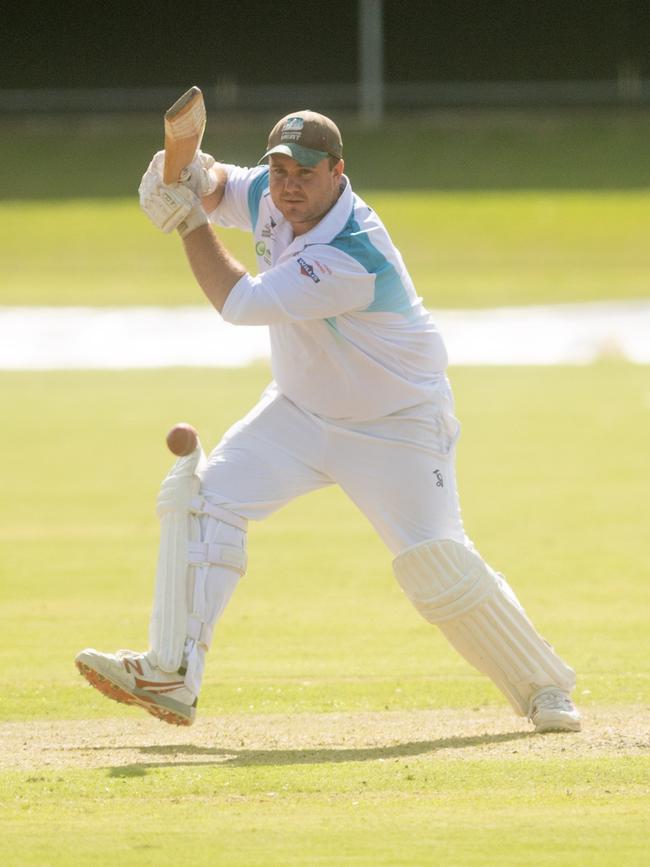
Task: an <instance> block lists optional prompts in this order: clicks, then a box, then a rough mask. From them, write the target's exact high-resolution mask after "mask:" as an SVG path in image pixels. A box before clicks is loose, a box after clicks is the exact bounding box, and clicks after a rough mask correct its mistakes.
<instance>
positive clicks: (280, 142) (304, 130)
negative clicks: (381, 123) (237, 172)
mask: <svg viewBox="0 0 650 867" xmlns="http://www.w3.org/2000/svg"><path fill="white" fill-rule="evenodd" d="M271 154H284V155H285V156H288V157H292V158H293V159H294V160H296V161H297V162H299V163H300V165H301V166H309V167H311V166H315V165H316V163H319V162H320V161H321V160H322V159H325V157H327V156H331V157H335V158H336V159H341V157H342V156H343V142H342V140H341V133H340V132H339V128H338V127H337V125H336V124H335V123H334V121H333V120H330V119H329V117H325V115H324V114H318V112H315V111H309V110H308V109H306V110H305V111H294V112H293V113H292V114H288V115H286V117H283V118H282V119H281V120H279V121H278V122H277V123H276V125H275V126H274V127H273V129H272V130H271V132H270V135H269V140H268V143H267V145H266V153H265V154H264V156H263V157H262V158H261V159H260V160H259V163H261V162H263V161H264V160H266V159H268V157H269V156H270V155H271Z"/></svg>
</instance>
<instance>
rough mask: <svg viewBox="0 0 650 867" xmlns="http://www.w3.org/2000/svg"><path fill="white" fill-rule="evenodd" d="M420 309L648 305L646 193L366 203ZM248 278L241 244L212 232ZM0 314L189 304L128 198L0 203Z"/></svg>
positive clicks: (196, 299)
mask: <svg viewBox="0 0 650 867" xmlns="http://www.w3.org/2000/svg"><path fill="white" fill-rule="evenodd" d="M368 201H369V202H370V204H372V205H373V207H375V208H376V209H377V211H378V213H379V214H381V216H382V218H383V220H384V222H385V223H386V225H387V226H388V228H389V230H390V231H391V233H392V235H393V239H394V241H395V243H396V244H397V246H398V247H399V249H400V251H401V252H402V255H403V256H404V259H405V261H406V262H407V263H408V266H409V271H410V273H411V276H412V278H413V280H414V281H415V284H416V286H417V287H418V291H419V292H420V294H421V295H422V296H423V298H424V300H425V302H426V303H427V305H429V306H430V307H432V308H436V307H489V306H493V305H510V304H531V303H561V302H569V301H571V302H575V301H591V300H597V299H603V298H607V299H612V298H614V299H632V298H642V297H647V296H648V294H649V287H648V275H649V274H650V247H649V246H648V244H647V243H646V235H647V227H648V225H650V193H647V192H646V193H644V192H635V191H625V192H566V191H561V192H558V191H544V190H542V191H529V192H523V191H517V192H508V193H506V192H501V193H498V192H488V193H483V192H481V193H477V192H474V193H471V192H462V193H456V194H452V193H440V192H434V191H429V192H419V193H409V192H382V191H375V192H370V193H369V194H368ZM221 235H222V238H223V239H224V240H225V242H226V244H227V245H228V247H229V248H230V249H231V250H232V252H233V253H234V254H235V255H236V256H237V257H238V258H239V259H240V260H241V261H243V262H244V263H245V264H246V265H247V267H249V268H254V259H253V255H252V243H251V240H250V236H249V235H247V234H244V233H243V232H238V231H236V230H230V231H224V232H222V233H221ZM0 247H1V249H2V250H3V258H2V261H1V262H0V278H1V279H0V304H12V305H21V304H43V305H50V304H53V305H55V306H59V305H66V304H70V305H87V304H89V305H143V304H163V305H166V304H194V303H200V301H201V299H202V295H201V293H200V290H199V289H198V288H197V287H196V285H195V284H194V282H193V278H192V275H191V273H190V270H189V267H188V265H187V263H186V261H185V257H184V255H183V251H182V248H181V245H180V243H179V242H178V240H177V239H176V238H173V237H172V238H170V237H167V236H163V235H161V234H160V233H158V232H157V231H156V230H155V229H154V227H153V226H151V225H150V224H149V222H148V220H146V219H145V218H144V217H143V215H142V213H141V212H140V210H139V208H138V205H137V201H136V200H134V199H130V200H127V199H106V200H97V201H92V200H85V199H84V200H72V201H66V200H56V201H46V202H12V203H7V204H0Z"/></svg>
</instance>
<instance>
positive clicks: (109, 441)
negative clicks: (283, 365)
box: [0, 363, 650, 867]
mask: <svg viewBox="0 0 650 867" xmlns="http://www.w3.org/2000/svg"><path fill="white" fill-rule="evenodd" d="M266 379H267V373H266V371H265V369H264V368H262V367H259V368H250V369H246V370H232V371H216V370H209V371H206V370H197V371H174V370H172V371H148V372H125V373H60V372H57V373H45V374H32V373H12V374H6V373H5V374H1V375H0V396H1V399H2V404H3V405H4V406H7V407H11V408H12V411H11V413H9V414H7V415H5V417H4V421H3V426H2V443H1V447H2V451H3V454H4V455H5V456H6V459H5V466H4V469H3V484H2V487H1V488H0V516H1V522H0V563H1V564H2V582H0V600H1V604H2V609H3V612H4V623H3V637H2V645H1V648H0V664H1V666H2V671H3V679H4V688H3V693H2V700H1V704H0V709H1V710H0V713H1V716H2V718H3V719H4V720H13V721H14V724H16V725H20V724H21V723H22V722H23V721H38V720H41V721H47V720H49V721H53V722H54V721H60V720H66V719H67V720H73V719H76V720H90V719H93V718H95V719H99V718H108V717H110V718H112V719H115V720H121V719H123V720H125V721H127V720H132V719H134V718H137V717H138V714H137V712H136V711H134V710H132V709H128V708H123V707H121V706H119V705H115V704H112V703H109V702H107V701H106V700H105V699H104V698H102V697H101V696H100V695H99V694H97V693H95V692H93V691H92V690H90V689H89V688H87V687H85V686H84V685H83V684H82V682H81V680H80V678H79V677H78V675H77V674H76V672H75V670H74V667H73V665H72V658H73V656H74V654H75V652H76V651H77V650H79V649H80V648H81V647H83V646H84V645H89V644H90V645H94V646H97V647H100V648H107V649H109V648H110V649H113V648H117V647H122V646H134V647H142V646H143V643H144V640H145V636H146V628H147V621H148V614H149V607H150V602H151V587H152V581H153V567H154V561H155V552H156V545H157V536H158V528H157V523H156V519H155V517H154V499H155V496H156V493H157V488H158V485H159V482H160V479H161V478H162V476H163V475H164V473H165V472H166V470H167V468H168V466H169V463H170V461H169V456H168V455H167V454H166V453H165V450H164V447H163V437H164V433H165V431H166V430H167V428H168V427H169V426H170V425H171V424H172V423H173V422H174V421H176V420H178V419H179V418H186V419H190V420H192V421H193V422H194V423H196V424H197V425H198V426H199V428H200V430H201V433H202V436H203V440H204V442H205V444H206V446H208V444H211V443H213V442H214V441H215V440H216V439H217V438H218V437H219V436H220V433H221V432H222V430H223V429H224V428H225V427H226V426H227V425H228V424H229V423H230V422H231V421H233V420H234V419H236V418H237V417H239V416H240V415H241V414H242V413H243V411H244V410H245V409H246V408H247V407H248V406H250V404H251V403H252V402H253V401H254V400H255V398H256V396H257V395H258V394H259V392H260V391H261V389H262V388H263V386H264V384H265V382H266ZM453 380H454V384H455V390H456V397H457V403H458V413H459V415H460V417H461V419H462V420H463V423H464V434H463V437H462V440H461V446H460V454H459V478H460V487H461V495H462V497H463V501H464V512H465V520H466V524H467V527H468V530H469V532H470V533H471V535H472V536H473V537H474V539H475V541H476V542H477V544H478V545H479V546H480V548H481V549H482V551H483V553H484V555H485V556H486V557H487V558H488V559H489V560H490V561H491V562H492V563H493V564H494V565H495V566H496V567H497V568H499V569H501V570H503V571H504V572H505V573H506V574H507V576H508V577H509V578H510V580H511V582H512V583H513V585H514V586H515V588H516V589H517V591H518V593H519V595H520V597H521V598H522V600H523V602H524V603H525V605H526V607H527V610H528V611H529V613H530V614H531V615H532V617H533V619H534V620H535V622H536V623H537V624H538V626H539V628H540V629H541V630H542V631H543V632H544V633H545V634H547V635H548V636H549V637H550V638H551V639H552V640H553V641H554V643H555V645H556V647H557V648H558V650H559V651H560V652H561V654H563V655H564V656H566V658H568V659H569V660H570V661H571V662H572V663H573V664H574V666H575V667H576V669H577V671H578V675H579V680H578V693H577V694H578V697H579V699H580V701H581V703H582V704H583V705H584V706H585V708H586V709H587V710H589V709H590V708H592V709H595V710H597V709H598V708H601V707H603V708H604V707H607V706H611V705H613V706H616V707H618V709H619V711H620V712H622V713H625V708H626V707H627V706H630V707H631V706H633V705H634V706H637V707H638V706H640V705H645V706H647V705H648V703H649V702H650V682H649V680H648V677H647V665H646V661H647V660H646V652H645V644H646V637H647V618H646V611H647V602H648V599H647V586H648V577H649V573H650V563H649V558H648V552H647V546H646V544H645V539H646V527H645V514H644V509H643V504H644V503H645V498H646V492H645V485H646V480H644V478H643V477H642V473H641V469H640V468H641V467H642V466H643V465H644V461H645V455H646V450H647V442H648V434H649V433H650V431H649V418H648V417H649V406H650V381H649V379H648V374H647V371H646V370H645V369H644V368H640V367H635V366H631V365H626V364H613V363H612V364H600V365H595V366H590V367H584V368H548V369H525V368H510V369H486V368H483V369H471V368H463V369H460V370H457V371H455V372H454V374H453ZM249 550H250V569H249V575H248V576H247V577H246V578H245V580H244V581H243V582H242V584H241V586H240V588H239V589H238V591H237V594H236V595H235V598H234V600H233V601H232V603H231V606H230V607H229V609H228V611H227V612H226V614H225V616H224V618H223V621H222V623H221V625H220V627H219V629H218V631H217V637H216V640H215V647H214V648H213V651H212V652H211V655H210V656H211V658H210V660H209V669H208V673H207V677H206V684H205V689H204V692H203V694H202V697H201V708H200V714H201V716H202V718H206V717H210V716H213V715H224V718H225V719H226V720H227V719H228V718H229V715H232V719H233V720H235V719H242V715H244V716H246V715H249V714H250V715H260V714H262V715H264V714H270V713H289V714H299V713H303V712H319V713H332V721H331V731H332V733H333V734H334V735H335V733H336V730H337V725H338V723H337V713H342V712H346V713H347V712H351V711H366V712H370V713H372V712H375V711H382V712H383V711H385V710H386V708H388V709H390V710H393V711H403V710H407V709H416V710H417V709H426V708H458V709H460V710H463V709H467V710H470V709H472V708H475V707H501V706H503V699H502V698H501V697H500V696H499V695H498V694H497V692H496V691H495V690H494V688H493V687H492V686H491V685H490V684H489V683H487V682H486V681H485V680H484V679H483V678H481V677H480V676H478V675H476V674H474V673H473V672H472V671H471V670H470V669H468V667H467V666H466V665H465V663H463V662H462V660H460V659H459V658H458V657H457V656H456V655H455V653H454V652H453V651H452V650H451V648H449V647H448V646H447V645H446V643H445V642H444V641H443V640H442V639H441V637H440V635H439V634H438V633H437V632H436V631H435V630H433V629H432V628H431V627H429V626H428V625H427V624H425V623H424V621H422V620H421V619H420V618H419V617H418V615H417V614H416V613H415V612H414V610H413V609H412V608H411V607H410V606H409V604H408V603H407V602H406V600H405V599H404V597H403V595H402V594H401V593H400V592H399V590H398V588H397V586H396V583H395V582H394V579H393V578H392V575H391V568H390V556H389V554H388V552H387V551H386V550H384V548H383V546H382V545H381V543H380V542H379V541H378V540H377V539H376V538H375V536H374V534H373V532H372V530H371V529H370V528H369V526H368V525H367V524H366V522H365V520H364V519H363V518H362V517H361V516H360V515H359V514H358V513H357V512H356V511H355V510H354V508H353V507H352V506H351V505H350V504H349V503H348V502H347V500H345V498H344V497H343V496H342V495H341V494H340V493H339V492H338V491H336V490H328V491H325V492H321V493H318V494H315V495H311V496H310V497H307V498H304V499H303V500H300V501H299V502H296V503H294V504H292V505H291V506H289V507H287V508H286V509H284V510H282V511H281V512H280V513H278V514H277V515H275V516H273V517H272V518H270V519H269V520H268V521H266V522H264V523H262V524H259V525H258V524H255V525H253V526H252V527H251V532H250V546H249ZM270 725H271V726H272V725H277V723H271V724H270ZM146 731H147V729H146V726H145V728H143V730H142V738H141V742H142V743H143V746H142V747H141V758H140V759H139V760H138V762H136V763H133V764H126V765H123V766H113V765H111V766H107V767H100V768H94V769H86V770H84V769H81V768H74V767H69V768H58V769H50V768H48V767H47V766H45V767H43V768H42V769H38V770H24V771H21V770H13V771H10V772H7V773H6V774H4V775H3V777H2V779H1V780H0V805H1V809H0V855H1V857H2V863H3V864H7V865H20V867H24V865H38V867H42V865H53V867H61V865H69V864H73V863H74V864H94V865H112V864H116V863H120V864H126V865H131V864H134V865H135V864H154V863H156V864H172V863H178V860H179V858H181V857H182V858H183V859H185V860H187V861H188V862H189V863H196V864H229V865H230V864H232V865H240V864H241V865H258V864H259V865H262V864H264V865H269V864H274V865H275V864H277V865H285V864H316V863H321V864H353V863H354V864H363V865H375V864H385V865H412V864H434V863H439V862H440V861H449V862H451V863H453V864H455V865H480V864H485V863H494V864H505V865H511V864H512V865H515V864H528V865H531V864H532V865H547V864H548V865H550V864H562V865H576V867H578V865H582V864H584V863H587V862H588V863H592V864H594V865H603V867H605V865H609V864H613V863H619V862H621V861H625V863H627V864H629V865H637V864H638V865H641V864H642V863H644V858H645V855H646V805H647V797H648V794H649V792H648V771H649V768H648V762H647V757H645V758H643V757H636V758H635V757H630V756H625V755H619V756H617V755H616V754H615V753H613V754H612V755H606V756H603V757H600V758H598V757H594V758H591V757H584V756H582V757H573V756H572V755H571V753H570V751H569V752H568V754H567V757H566V758H562V759H560V758H559V757H557V756H556V757H554V758H549V759H545V758H544V757H543V755H542V756H537V757H528V756H526V751H525V743H524V745H523V747H521V748H519V747H518V746H517V744H516V743H513V745H512V750H511V751H510V753H511V754H510V755H509V756H508V757H507V758H506V757H501V758H491V759H489V760H486V759H484V758H481V757H480V755H478V754H477V755H476V757H474V756H472V755H471V754H470V755H469V757H468V756H467V755H466V756H464V757H463V758H455V757H454V756H453V749H452V750H451V753H452V754H451V755H446V756H444V755H441V756H438V754H437V753H438V748H437V747H436V745H435V744H432V743H427V734H426V731H423V732H422V733H421V736H420V737H419V738H417V741H419V743H417V742H416V743H401V744H399V743H398V744H397V745H396V746H395V747H392V748H387V749H379V750H377V749H368V750H363V749H356V750H350V751H348V753H347V754H346V755H342V754H340V753H339V752H337V750H333V749H330V750H328V749H322V750H318V751H309V750H307V751H304V750H301V749H300V748H299V747H294V748H293V749H292V747H291V745H290V744H289V745H285V746H284V747H278V748H277V749H272V750H266V751H264V752H260V751H255V750H251V749H246V746H245V745H244V744H243V745H242V749H240V750H236V751H234V753H231V754H230V757H229V758H228V760H227V761H224V757H223V755H222V753H223V751H222V750H220V749H219V744H218V743H212V742H207V743H203V742H198V743H196V744H195V745H193V746H188V747H182V746H175V744H176V742H177V735H176V732H175V730H169V734H168V741H167V745H163V746H156V747H151V748H147V746H146ZM156 731H158V729H156ZM62 732H65V728H63V729H62ZM278 734H280V733H278ZM456 734H457V738H458V739H457V741H454V742H450V743H449V745H448V746H451V747H453V745H454V743H455V744H456V745H457V746H463V745H464V747H465V748H466V749H467V748H470V747H471V745H472V743H474V741H472V740H471V739H469V740H467V739H466V740H465V741H463V731H462V730H460V731H458V732H457V733H456ZM32 736H33V735H27V734H26V736H25V745H26V747H27V746H28V745H29V738H30V737H32ZM62 736H63V737H64V738H65V734H62ZM513 737H514V738H515V739H516V738H517V737H521V736H516V735H515V736H513ZM68 740H69V739H68ZM407 740H408V739H407ZM193 743H194V742H193ZM476 743H477V744H478V742H476ZM522 743H523V742H522ZM70 747H71V748H72V749H73V751H74V744H71V745H70ZM114 749H115V750H116V751H118V752H117V755H119V749H120V744H119V735H117V736H116V740H115V742H114ZM179 755H180V756H185V757H186V759H185V760H181V761H180V762H179V761H178V758H179ZM486 853H487V854H486ZM486 859H487V860H486Z"/></svg>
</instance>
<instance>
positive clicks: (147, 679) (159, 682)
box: [75, 648, 197, 726]
mask: <svg viewBox="0 0 650 867" xmlns="http://www.w3.org/2000/svg"><path fill="white" fill-rule="evenodd" d="M75 665H76V666H77V668H78V669H79V671H80V672H81V674H82V675H83V676H84V677H85V678H86V680H87V681H88V683H90V684H91V686H94V687H95V689H98V690H99V691H100V692H101V693H103V694H104V695H105V696H107V698H112V699H113V700H114V701H119V702H122V703H123V704H134V705H138V706H139V707H142V708H144V709H145V710H146V711H148V712H149V713H150V714H152V715H153V716H155V717H158V719H161V720H163V721H164V722H166V723H170V725H176V726H191V725H192V723H193V722H194V716H195V714H196V704H197V699H196V696H195V695H194V694H193V693H191V692H190V690H189V689H188V688H187V687H186V686H185V681H184V680H183V676H182V675H181V674H179V673H178V672H175V673H169V672H166V671H162V669H160V668H158V665H157V664H156V656H155V654H154V653H153V652H152V651H149V653H135V652H134V651H133V650H118V651H117V653H99V651H97V650H93V649H92V648H88V649H86V650H82V651H81V653H78V654H77V656H76V657H75Z"/></svg>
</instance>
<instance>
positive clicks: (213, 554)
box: [187, 541, 247, 575]
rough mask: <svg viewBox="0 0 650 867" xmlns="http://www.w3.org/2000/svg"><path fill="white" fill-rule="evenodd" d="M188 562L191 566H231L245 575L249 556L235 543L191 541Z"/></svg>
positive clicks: (188, 546)
mask: <svg viewBox="0 0 650 867" xmlns="http://www.w3.org/2000/svg"><path fill="white" fill-rule="evenodd" d="M187 562H188V563H189V565H190V566H229V567H230V568H231V569H234V570H235V571H236V572H240V573H241V574H242V575H243V574H244V573H245V572H246V565H247V557H246V552H245V551H242V549H241V548H237V547H236V546H235V545H226V544H223V543H221V542H193V541H189V542H188V544H187Z"/></svg>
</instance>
